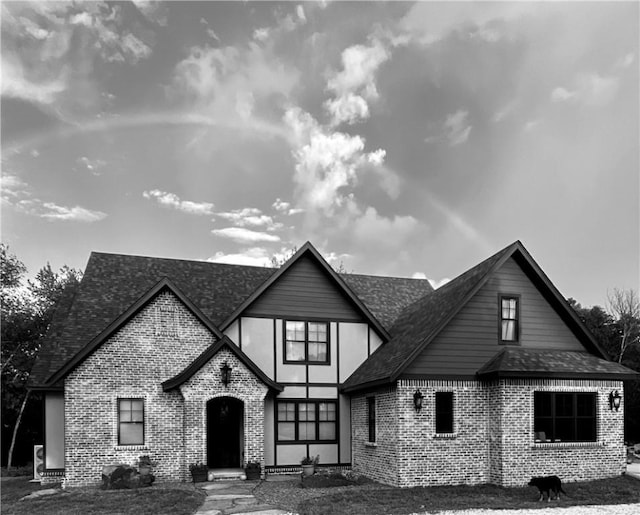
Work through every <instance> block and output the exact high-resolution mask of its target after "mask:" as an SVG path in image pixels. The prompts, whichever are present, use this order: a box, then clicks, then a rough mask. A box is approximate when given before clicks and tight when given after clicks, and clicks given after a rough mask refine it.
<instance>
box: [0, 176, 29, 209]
mask: <svg viewBox="0 0 640 515" xmlns="http://www.w3.org/2000/svg"><path fill="white" fill-rule="evenodd" d="M27 187H28V186H27V184H26V183H25V182H24V181H22V179H20V178H19V177H17V176H15V175H10V174H2V175H0V192H1V193H2V200H3V201H4V202H9V203H11V199H10V198H9V197H12V198H14V197H20V196H23V195H28V192H27V191H26V189H27Z"/></svg>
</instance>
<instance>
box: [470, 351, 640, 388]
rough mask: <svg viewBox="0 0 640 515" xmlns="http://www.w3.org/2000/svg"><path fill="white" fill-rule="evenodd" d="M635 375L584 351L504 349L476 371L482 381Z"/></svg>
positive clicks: (631, 376)
mask: <svg viewBox="0 0 640 515" xmlns="http://www.w3.org/2000/svg"><path fill="white" fill-rule="evenodd" d="M638 375H640V374H638V373H637V372H635V371H633V370H631V369H630V368H627V367H625V366H623V365H620V364H618V363H615V362H612V361H606V360H604V359H600V358H598V357H596V356H594V355H593V354H589V353H586V352H571V351H553V350H541V349H524V348H512V347H510V348H507V349H503V350H501V351H500V352H498V353H497V354H496V355H495V356H494V357H493V358H491V359H490V360H489V361H487V363H485V364H484V365H483V366H482V367H481V368H480V369H479V370H478V376H479V377H482V378H484V379H499V378H503V377H509V378H517V377H533V378H549V377H552V378H557V379H571V378H576V377H583V378H584V377H585V376H587V377H590V378H593V379H616V380H622V379H637V377H638Z"/></svg>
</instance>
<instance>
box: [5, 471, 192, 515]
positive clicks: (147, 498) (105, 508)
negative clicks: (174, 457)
mask: <svg viewBox="0 0 640 515" xmlns="http://www.w3.org/2000/svg"><path fill="white" fill-rule="evenodd" d="M1 488H2V492H1V494H2V495H1V501H2V514H3V515H11V514H15V515H39V514H42V515H45V514H46V515H67V514H70V515H71V514H85V513H91V514H92V515H107V514H109V515H112V514H114V513H119V514H120V513H122V514H136V515H138V514H139V515H142V514H149V515H152V514H156V513H158V514H160V513H162V514H178V515H190V514H192V513H195V511H196V510H197V509H198V507H199V506H200V505H201V504H202V502H203V501H204V493H203V492H202V490H199V489H196V488H194V487H193V486H192V485H190V484H187V483H171V484H158V485H154V486H152V487H149V488H139V489H137V490H100V489H99V488H71V489H67V490H61V489H59V488H60V487H59V486H58V487H57V488H58V489H59V490H58V492H56V493H55V494H53V495H47V496H43V497H39V498H36V499H26V500H23V501H21V500H20V499H21V498H22V497H24V496H25V495H28V494H30V493H31V492H34V491H36V490H42V489H46V488H56V485H43V486H41V485H40V484H38V483H29V478H24V477H21V478H11V479H4V480H3V481H2V484H1Z"/></svg>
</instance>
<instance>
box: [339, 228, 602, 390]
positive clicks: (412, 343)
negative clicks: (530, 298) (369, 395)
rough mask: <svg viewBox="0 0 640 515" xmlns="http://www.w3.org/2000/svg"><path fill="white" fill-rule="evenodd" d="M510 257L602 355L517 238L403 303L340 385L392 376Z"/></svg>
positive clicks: (351, 385)
mask: <svg viewBox="0 0 640 515" xmlns="http://www.w3.org/2000/svg"><path fill="white" fill-rule="evenodd" d="M510 257H517V258H518V259H519V260H520V262H521V264H522V265H523V266H525V267H526V268H527V269H528V270H529V272H530V273H531V274H532V275H533V276H535V277H536V281H537V283H538V284H539V286H540V287H541V288H543V289H545V291H546V294H547V297H548V299H550V301H553V302H554V305H555V306H556V308H557V309H558V310H560V311H563V310H564V311H563V316H564V318H565V319H566V321H567V323H568V324H570V326H571V327H572V328H573V329H574V330H575V331H576V332H578V333H580V335H581V337H582V340H583V343H585V344H586V345H587V347H589V348H590V349H591V350H593V351H594V352H595V353H596V354H599V355H601V356H603V357H604V356H606V354H605V353H604V351H603V350H602V349H601V348H600V347H599V346H598V344H597V342H596V341H595V340H594V339H593V336H591V335H590V333H589V332H588V331H587V330H586V328H585V327H584V325H583V324H582V323H581V322H580V320H579V319H578V317H577V316H576V315H575V313H573V311H572V310H571V309H570V308H569V307H568V306H567V304H566V302H565V301H564V300H563V299H562V296H561V295H560V293H559V292H558V291H557V290H556V289H555V287H554V286H553V285H552V284H551V282H550V281H549V279H548V278H547V277H546V275H544V273H543V272H542V270H540V268H539V267H538V265H537V264H536V263H535V261H534V260H533V258H531V256H530V255H529V253H528V252H527V251H526V249H525V248H524V246H523V245H522V243H520V242H519V241H516V242H515V243H513V244H511V245H509V246H508V247H505V248H504V249H502V250H501V251H499V252H497V253H496V254H494V255H493V256H491V257H489V258H487V259H486V260H484V261H483V262H482V263H480V264H478V265H476V266H475V267H473V268H471V269H469V270H467V271H466V272H465V273H463V274H462V275H460V276H458V277H457V278H455V279H454V280H452V281H450V282H449V283H447V284H445V285H444V286H441V287H440V288H438V289H437V290H435V291H434V292H433V293H431V294H428V295H425V296H424V297H422V298H421V299H419V300H417V301H416V302H414V303H413V304H411V305H410V306H408V307H407V308H405V309H404V310H403V312H402V313H401V314H400V316H398V318H397V320H396V321H395V323H394V324H393V326H392V327H391V330H390V333H391V335H392V339H391V340H390V341H389V343H387V344H386V345H382V346H381V347H379V348H378V350H377V351H376V352H375V353H373V354H372V355H371V357H370V358H369V359H367V360H366V361H365V362H364V363H363V364H362V365H361V366H360V367H359V368H358V369H356V371H355V372H354V373H353V374H352V375H351V376H350V377H349V378H348V379H347V380H346V381H345V383H344V384H343V386H342V388H343V391H345V392H350V391H356V390H360V389H364V388H368V387H373V386H376V385H379V384H386V383H391V382H393V381H395V380H396V379H397V378H398V377H399V376H400V375H401V374H402V372H403V371H404V370H405V368H406V367H407V366H408V365H409V364H410V363H411V362H412V361H413V360H414V359H415V358H416V356H417V355H418V354H420V353H421V352H422V350H423V349H424V348H425V347H426V346H427V345H428V344H429V343H430V342H431V341H432V340H433V339H434V338H435V337H436V335H437V334H438V333H439V332H440V331H441V330H442V329H443V328H444V327H445V326H446V325H447V324H448V323H449V322H450V321H451V319H452V318H453V317H454V316H455V315H456V314H457V313H458V311H459V310H460V309H461V308H462V307H463V306H464V305H465V304H466V303H467V302H468V301H469V299H470V298H471V297H472V296H473V295H474V294H475V293H476V292H477V291H478V290H479V289H480V288H481V287H482V285H483V284H485V282H486V281H487V280H488V278H489V277H490V276H491V274H492V273H493V272H494V271H495V270H497V269H499V268H500V267H501V266H502V265H503V264H504V263H505V261H506V260H507V259H509V258H510ZM596 359H597V358H596Z"/></svg>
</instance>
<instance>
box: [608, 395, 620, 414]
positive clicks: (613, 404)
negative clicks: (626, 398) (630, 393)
mask: <svg viewBox="0 0 640 515" xmlns="http://www.w3.org/2000/svg"><path fill="white" fill-rule="evenodd" d="M621 399H622V397H620V392H619V391H618V390H613V391H612V392H611V393H610V394H609V409H610V410H611V411H613V410H614V409H615V410H616V411H618V410H619V409H620V400H621Z"/></svg>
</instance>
